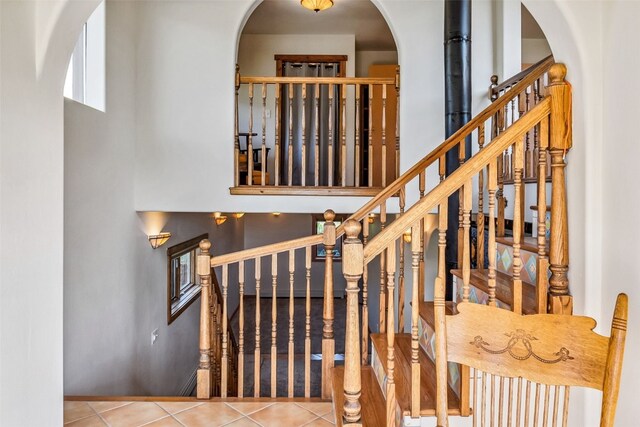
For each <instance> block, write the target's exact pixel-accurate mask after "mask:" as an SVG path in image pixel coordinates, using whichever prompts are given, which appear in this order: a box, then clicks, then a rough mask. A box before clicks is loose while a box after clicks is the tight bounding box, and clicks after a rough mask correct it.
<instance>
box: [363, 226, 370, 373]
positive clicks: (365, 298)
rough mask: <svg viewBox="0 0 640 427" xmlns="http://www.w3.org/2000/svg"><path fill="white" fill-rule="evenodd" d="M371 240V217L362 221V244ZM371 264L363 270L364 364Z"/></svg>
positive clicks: (366, 352)
mask: <svg viewBox="0 0 640 427" xmlns="http://www.w3.org/2000/svg"><path fill="white" fill-rule="evenodd" d="M368 240H369V218H365V219H364V220H363V221H362V244H363V245H364V246H366V245H367V241H368ZM368 270H369V264H367V265H365V266H364V270H363V271H362V364H363V365H366V364H367V363H369V283H368V281H369V272H368Z"/></svg>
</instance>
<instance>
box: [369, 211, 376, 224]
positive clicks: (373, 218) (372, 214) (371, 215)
mask: <svg viewBox="0 0 640 427" xmlns="http://www.w3.org/2000/svg"><path fill="white" fill-rule="evenodd" d="M375 220H376V214H374V213H371V214H369V218H367V221H368V222H369V224H373V223H374V221H375Z"/></svg>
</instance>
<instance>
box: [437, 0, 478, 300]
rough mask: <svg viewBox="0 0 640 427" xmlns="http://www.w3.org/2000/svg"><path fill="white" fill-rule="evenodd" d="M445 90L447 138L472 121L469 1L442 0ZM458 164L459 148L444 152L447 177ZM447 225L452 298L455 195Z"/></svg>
mask: <svg viewBox="0 0 640 427" xmlns="http://www.w3.org/2000/svg"><path fill="white" fill-rule="evenodd" d="M444 79H445V80H444V91H445V131H446V137H447V138H448V137H450V136H451V135H453V134H454V133H455V132H456V131H457V130H458V129H460V128H461V127H462V126H464V125H465V124H466V123H467V122H469V121H470V120H471V0H445V2H444ZM464 143H465V147H466V149H465V157H466V158H467V159H468V158H469V157H470V153H471V138H467V139H466V140H465V142H464ZM459 166H460V159H459V151H458V147H457V146H456V147H454V148H453V149H451V150H449V152H448V153H447V155H446V174H447V176H449V175H450V174H451V173H452V172H453V171H455V170H456V169H457V168H458V167H459ZM448 206H449V217H448V222H447V224H448V228H447V248H446V252H445V261H446V264H447V280H446V282H447V292H446V298H447V299H448V300H451V299H453V293H452V289H453V286H452V285H453V278H452V276H451V273H450V270H451V269H452V268H457V267H458V265H457V264H458V227H459V218H458V212H459V208H460V203H459V199H458V194H457V193H456V194H454V195H452V196H451V197H449V203H448Z"/></svg>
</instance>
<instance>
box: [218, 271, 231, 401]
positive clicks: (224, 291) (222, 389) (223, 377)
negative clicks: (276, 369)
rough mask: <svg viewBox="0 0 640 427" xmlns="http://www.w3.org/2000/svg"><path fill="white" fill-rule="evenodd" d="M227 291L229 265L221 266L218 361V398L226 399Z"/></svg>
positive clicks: (227, 372) (227, 389) (227, 379)
mask: <svg viewBox="0 0 640 427" xmlns="http://www.w3.org/2000/svg"><path fill="white" fill-rule="evenodd" d="M228 289H229V265H228V264H224V265H223V266H222V313H221V316H222V330H221V333H222V358H221V360H220V397H223V398H225V397H227V392H228V391H229V331H228V329H227V328H228V319H229V308H228V304H227V300H228V298H227V291H228Z"/></svg>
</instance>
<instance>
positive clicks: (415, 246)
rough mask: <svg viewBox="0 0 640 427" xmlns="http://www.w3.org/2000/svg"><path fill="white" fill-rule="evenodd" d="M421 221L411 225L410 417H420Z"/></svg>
mask: <svg viewBox="0 0 640 427" xmlns="http://www.w3.org/2000/svg"><path fill="white" fill-rule="evenodd" d="M421 230H422V227H421V223H420V222H418V223H417V224H414V225H413V227H411V271H412V273H413V290H412V294H411V417H412V418H418V417H420V359H419V351H420V337H419V330H418V323H419V322H420V319H419V313H420V312H419V305H420V299H419V298H420V292H419V290H418V288H419V287H422V283H420V282H419V279H420V253H421V251H422V246H421V242H420V231H421Z"/></svg>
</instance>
